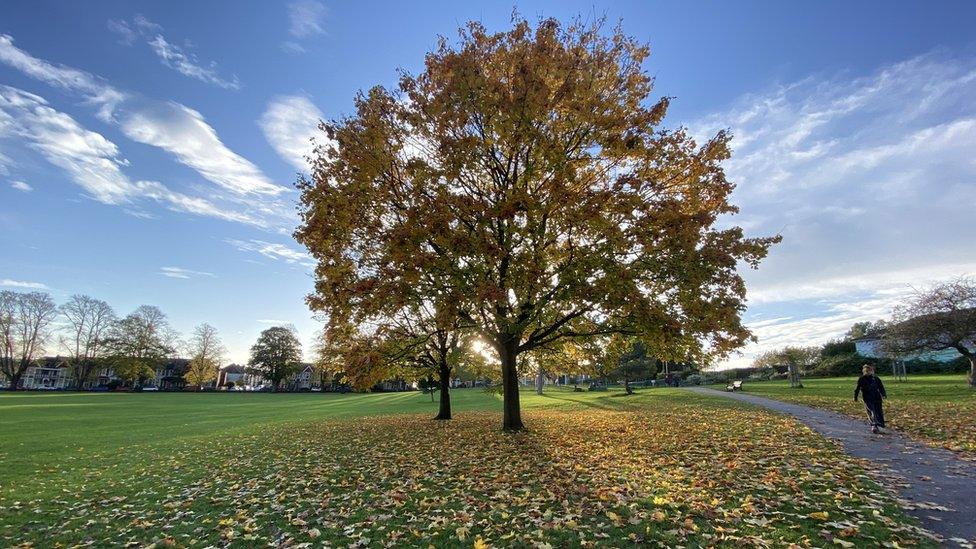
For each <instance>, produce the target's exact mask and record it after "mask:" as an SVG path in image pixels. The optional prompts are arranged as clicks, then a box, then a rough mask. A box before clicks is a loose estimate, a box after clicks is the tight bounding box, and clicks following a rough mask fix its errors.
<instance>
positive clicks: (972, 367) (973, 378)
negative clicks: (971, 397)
mask: <svg viewBox="0 0 976 549" xmlns="http://www.w3.org/2000/svg"><path fill="white" fill-rule="evenodd" d="M968 358H969V388H970V389H976V355H973V354H971V355H969V357H968Z"/></svg>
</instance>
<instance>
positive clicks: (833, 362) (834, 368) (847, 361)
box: [807, 353, 891, 377]
mask: <svg viewBox="0 0 976 549" xmlns="http://www.w3.org/2000/svg"><path fill="white" fill-rule="evenodd" d="M865 364H870V365H872V366H874V368H875V370H877V371H878V373H879V374H880V373H884V372H886V371H889V370H891V361H890V360H888V359H885V358H871V357H866V356H861V355H859V354H857V353H847V354H842V355H833V356H830V357H827V358H825V359H823V360H821V361H820V362H818V363H817V365H816V366H814V367H813V369H811V370H809V371H808V372H807V375H810V376H818V377H835V376H857V375H861V367H862V366H864V365H865Z"/></svg>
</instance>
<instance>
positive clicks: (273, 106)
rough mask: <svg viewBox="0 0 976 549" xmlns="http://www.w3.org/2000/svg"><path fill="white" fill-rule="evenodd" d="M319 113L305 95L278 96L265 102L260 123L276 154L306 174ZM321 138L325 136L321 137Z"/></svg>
mask: <svg viewBox="0 0 976 549" xmlns="http://www.w3.org/2000/svg"><path fill="white" fill-rule="evenodd" d="M323 118H325V117H324V115H323V114H322V111H320V110H319V108H318V107H316V106H315V104H314V103H312V101H311V100H310V99H309V98H308V97H305V96H304V95H281V96H278V97H275V98H274V99H272V100H271V102H270V103H268V108H267V109H265V111H264V114H263V115H261V119H260V120H259V124H260V126H261V130H262V131H263V132H264V137H265V139H267V140H268V143H270V144H271V146H272V147H274V149H275V151H277V152H278V155H279V156H281V157H282V158H283V159H285V160H286V161H288V162H289V163H290V164H291V165H292V166H294V167H295V168H297V169H298V170H300V171H308V161H307V160H306V157H308V156H310V155H311V154H312V150H313V149H314V146H313V143H312V138H313V137H316V136H317V135H318V134H319V133H320V132H319V131H318V124H319V122H320V121H321V120H322V119H323ZM323 137H324V136H323Z"/></svg>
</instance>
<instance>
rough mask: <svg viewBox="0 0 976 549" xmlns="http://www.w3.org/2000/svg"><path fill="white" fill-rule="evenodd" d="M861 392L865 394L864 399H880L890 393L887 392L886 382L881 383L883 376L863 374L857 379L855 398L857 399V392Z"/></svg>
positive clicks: (867, 400) (866, 400)
mask: <svg viewBox="0 0 976 549" xmlns="http://www.w3.org/2000/svg"><path fill="white" fill-rule="evenodd" d="M858 393H861V394H862V395H863V396H864V401H865V402H869V401H879V400H881V399H882V398H888V393H886V392H885V388H884V383H881V378H880V377H878V376H876V375H874V374H869V375H863V376H861V377H860V378H858V380H857V388H856V389H854V400H857V394H858Z"/></svg>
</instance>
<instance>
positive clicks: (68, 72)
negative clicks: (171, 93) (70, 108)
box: [0, 34, 126, 121]
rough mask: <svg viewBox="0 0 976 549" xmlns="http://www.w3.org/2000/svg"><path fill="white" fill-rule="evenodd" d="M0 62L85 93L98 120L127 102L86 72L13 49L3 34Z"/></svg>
mask: <svg viewBox="0 0 976 549" xmlns="http://www.w3.org/2000/svg"><path fill="white" fill-rule="evenodd" d="M0 62H2V63H6V64H7V65H10V66H11V67H13V68H15V69H17V70H19V71H21V72H23V73H24V74H26V75H28V76H30V77H32V78H36V79H38V80H40V81H42V82H45V83H47V84H49V85H51V86H54V87H57V88H61V89H63V90H66V91H73V92H80V93H82V94H84V95H85V96H86V98H87V99H88V101H89V103H91V104H93V105H96V106H97V107H98V109H99V110H98V114H99V117H100V118H102V119H103V120H106V121H108V120H111V118H112V113H113V111H114V109H115V107H116V105H118V104H119V103H121V102H122V101H124V100H125V99H126V95H125V94H124V93H122V92H120V91H119V90H117V89H115V88H113V87H112V86H110V85H108V84H106V83H105V82H104V81H103V80H101V79H99V78H96V77H95V76H93V75H91V74H89V73H87V72H85V71H80V70H78V69H74V68H71V67H66V66H64V65H55V64H52V63H48V62H47V61H44V60H42V59H38V58H36V57H34V56H32V55H30V54H29V53H27V52H25V51H24V50H22V49H20V48H18V47H17V46H14V39H13V38H12V37H11V36H9V35H6V34H0Z"/></svg>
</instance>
